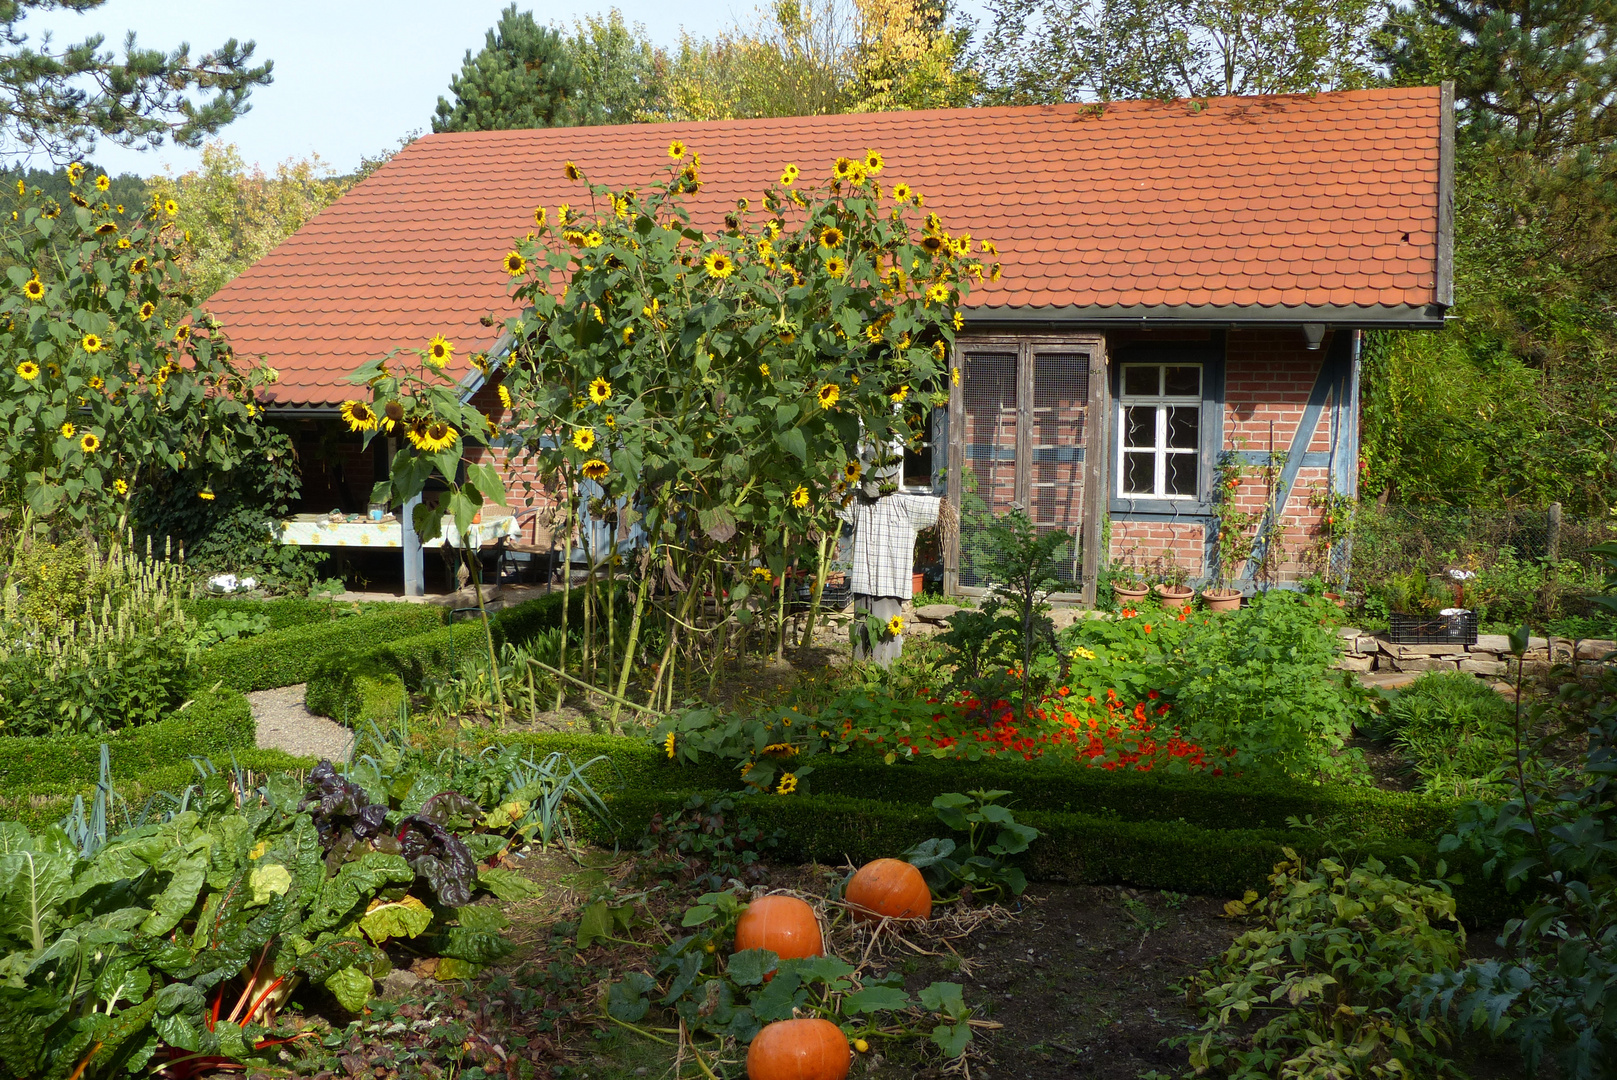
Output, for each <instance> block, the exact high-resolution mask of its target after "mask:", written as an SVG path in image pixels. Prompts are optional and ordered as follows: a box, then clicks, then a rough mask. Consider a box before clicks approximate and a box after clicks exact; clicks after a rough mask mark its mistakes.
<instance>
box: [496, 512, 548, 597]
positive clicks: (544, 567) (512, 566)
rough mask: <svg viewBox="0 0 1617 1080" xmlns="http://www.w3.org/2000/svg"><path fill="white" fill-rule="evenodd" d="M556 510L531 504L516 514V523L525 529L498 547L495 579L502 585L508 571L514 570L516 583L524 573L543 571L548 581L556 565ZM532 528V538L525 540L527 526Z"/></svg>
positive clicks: (503, 541)
mask: <svg viewBox="0 0 1617 1080" xmlns="http://www.w3.org/2000/svg"><path fill="white" fill-rule="evenodd" d="M555 514H556V509H555V508H554V507H548V506H530V507H527V508H526V509H523V510H519V511H517V513H516V519H517V526H518V528H519V529H521V530H522V531H521V532H519V533H518V534H517V536H516V538H514V539H506V540H502V541H501V543H500V545H499V549H498V562H497V564H496V567H495V574H494V580H495V581H496V582H498V583H501V584H503V583H504V582H505V580H506V574H507V573H508V572H512V571H514V572H515V574H516V578H515V582H520V581H521V580H522V578H523V577H524V575H525V574H532V573H534V572H542V573H543V574H544V578H545V581H546V583H549V582H550V580H551V578H552V577H553V576H554V574H555V568H556V561H557V560H556V521H555ZM530 524H531V525H532V527H533V539H532V540H531V541H530V540H527V539H524V535H525V534H526V533H527V532H528V526H529V525H530Z"/></svg>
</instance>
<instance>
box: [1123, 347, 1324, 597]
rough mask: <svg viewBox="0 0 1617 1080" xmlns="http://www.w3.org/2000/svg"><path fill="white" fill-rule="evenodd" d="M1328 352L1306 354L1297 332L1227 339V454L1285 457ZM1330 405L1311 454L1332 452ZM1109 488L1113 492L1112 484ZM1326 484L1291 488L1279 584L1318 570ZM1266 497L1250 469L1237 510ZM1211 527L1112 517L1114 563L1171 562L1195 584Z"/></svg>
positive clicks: (1312, 471) (1258, 506) (1320, 474)
mask: <svg viewBox="0 0 1617 1080" xmlns="http://www.w3.org/2000/svg"><path fill="white" fill-rule="evenodd" d="M1152 338H1153V336H1152V335H1148V334H1144V333H1139V332H1135V333H1131V334H1128V335H1114V336H1112V337H1110V338H1109V340H1108V343H1109V345H1111V347H1112V351H1114V352H1115V351H1116V349H1117V348H1118V347H1120V346H1121V345H1122V344H1124V343H1127V342H1131V341H1144V340H1150V339H1152ZM1160 340H1164V341H1169V340H1186V341H1195V340H1200V341H1206V340H1207V338H1206V336H1205V335H1201V336H1197V335H1187V334H1179V335H1176V336H1174V337H1171V338H1170V337H1167V336H1164V337H1163V338H1161V339H1160ZM1330 345H1331V339H1330V336H1329V335H1327V337H1326V339H1325V341H1324V343H1323V344H1322V345H1321V347H1320V348H1319V349H1317V350H1309V349H1308V348H1307V346H1306V343H1305V342H1304V340H1303V337H1302V334H1301V332H1299V331H1297V330H1289V329H1288V330H1243V331H1231V332H1230V333H1229V336H1228V339H1227V343H1226V349H1225V365H1224V401H1225V405H1224V417H1223V420H1224V443H1223V446H1224V449H1225V450H1246V451H1248V452H1252V453H1259V454H1262V453H1267V452H1269V451H1270V450H1271V449H1273V450H1275V451H1279V452H1287V451H1289V450H1290V448H1291V443H1292V439H1293V438H1294V436H1295V435H1296V432H1297V427H1298V425H1299V424H1300V423H1301V422H1302V418H1303V410H1304V409H1305V408H1306V406H1307V404H1308V397H1309V394H1310V393H1311V392H1312V391H1313V387H1314V381H1315V379H1316V377H1317V376H1318V374H1319V369H1320V366H1321V364H1322V363H1323V361H1324V359H1325V355H1326V352H1327V350H1328V349H1329V348H1330ZM1334 405H1335V402H1334V401H1329V400H1328V401H1327V402H1326V405H1325V409H1324V411H1323V413H1322V415H1321V418H1320V422H1319V425H1318V426H1317V428H1316V429H1315V432H1314V436H1313V439H1312V441H1311V442H1310V445H1309V447H1308V449H1309V450H1311V451H1317V452H1320V453H1328V452H1329V451H1330V448H1331V445H1330V414H1331V411H1332V409H1333V407H1334ZM1115 437H1116V436H1115V433H1114V435H1113V438H1115ZM1108 453H1110V451H1108ZM1108 481H1109V482H1108V490H1110V488H1111V487H1112V486H1113V482H1112V478H1110V477H1109V478H1108ZM1329 484H1330V475H1329V470H1328V469H1326V468H1321V467H1302V468H1300V469H1299V470H1298V473H1297V479H1296V483H1295V486H1294V487H1293V489H1292V491H1291V493H1290V498H1288V499H1287V500H1286V508H1285V511H1284V512H1283V513H1282V515H1281V518H1280V530H1279V539H1280V547H1281V553H1282V555H1281V562H1280V568H1279V579H1280V580H1281V581H1296V580H1299V579H1301V578H1303V577H1306V576H1307V575H1308V574H1310V573H1313V572H1315V571H1316V570H1317V569H1318V566H1317V564H1318V561H1319V555H1318V538H1319V536H1320V535H1321V533H1322V529H1323V515H1324V511H1323V510H1322V509H1319V508H1315V507H1310V505H1309V500H1310V496H1311V495H1312V494H1313V493H1315V492H1319V493H1324V492H1325V491H1327V490H1328V488H1329ZM1266 497H1267V496H1266V486H1265V484H1264V481H1263V477H1262V475H1261V474H1260V473H1259V466H1257V465H1248V466H1247V476H1246V477H1245V479H1244V480H1243V482H1242V484H1241V488H1240V492H1239V499H1238V501H1239V505H1240V506H1241V508H1242V509H1243V510H1246V511H1249V512H1252V513H1256V514H1261V513H1262V511H1263V508H1264V506H1265V503H1266ZM1209 527H1210V526H1208V525H1205V524H1203V523H1201V522H1199V521H1196V522H1187V521H1167V520H1162V519H1155V520H1153V519H1139V520H1132V521H1125V520H1121V519H1119V518H1115V517H1114V518H1113V520H1112V530H1111V557H1112V558H1113V559H1117V560H1125V561H1133V562H1135V563H1137V564H1139V565H1141V566H1143V567H1147V568H1148V567H1149V566H1150V565H1151V564H1152V563H1153V562H1154V561H1155V560H1156V559H1157V558H1158V557H1159V556H1160V557H1169V558H1172V559H1173V560H1174V561H1176V562H1177V563H1178V564H1179V565H1180V566H1182V567H1184V568H1185V569H1186V570H1187V571H1188V572H1189V574H1190V575H1191V576H1192V577H1193V578H1194V577H1197V576H1200V575H1202V574H1204V573H1207V572H1208V571H1210V569H1211V567H1208V566H1205V565H1204V551H1205V540H1206V535H1207V532H1208V529H1209Z"/></svg>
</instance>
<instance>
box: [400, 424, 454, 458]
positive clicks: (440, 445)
mask: <svg viewBox="0 0 1617 1080" xmlns="http://www.w3.org/2000/svg"><path fill="white" fill-rule="evenodd" d="M409 436H410V442H411V443H412V444H414V446H415V448H416V449H417V450H420V451H421V452H422V453H424V454H436V453H437V452H438V451H440V450H448V449H449V448H450V447H451V446H454V445H455V440H457V439H459V438H460V433H459V432H457V431H456V430H455V429H454V428H452V427H450V426H449V425H448V424H446V423H444V422H443V421H442V420H435V421H433V422H432V423H430V424H425V425H422V424H415V425H412V426H411V427H410V431H409Z"/></svg>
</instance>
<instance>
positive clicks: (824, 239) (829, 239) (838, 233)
mask: <svg viewBox="0 0 1617 1080" xmlns="http://www.w3.org/2000/svg"><path fill="white" fill-rule="evenodd" d="M843 239H844V238H843V235H842V230H841V229H839V228H837V227H836V226H835V225H832V226H831V227H830V228H828V229H823V230H821V232H820V246H821V247H828V248H834V247H839V246H841V244H842V241H843Z"/></svg>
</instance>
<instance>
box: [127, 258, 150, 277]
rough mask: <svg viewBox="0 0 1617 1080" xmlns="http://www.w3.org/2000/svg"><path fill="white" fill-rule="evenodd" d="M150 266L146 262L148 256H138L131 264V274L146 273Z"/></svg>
mask: <svg viewBox="0 0 1617 1080" xmlns="http://www.w3.org/2000/svg"><path fill="white" fill-rule="evenodd" d="M148 265H149V264H148V263H147V262H146V256H144V255H137V256H136V257H135V261H134V262H132V263H130V264H129V272H130V273H132V274H140V273H144V272H145V270H146V267H147V266H148Z"/></svg>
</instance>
